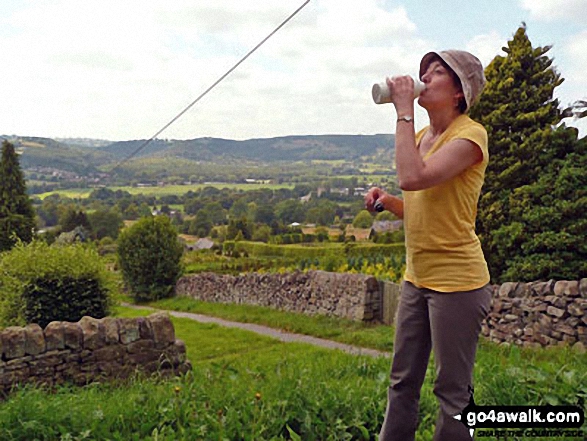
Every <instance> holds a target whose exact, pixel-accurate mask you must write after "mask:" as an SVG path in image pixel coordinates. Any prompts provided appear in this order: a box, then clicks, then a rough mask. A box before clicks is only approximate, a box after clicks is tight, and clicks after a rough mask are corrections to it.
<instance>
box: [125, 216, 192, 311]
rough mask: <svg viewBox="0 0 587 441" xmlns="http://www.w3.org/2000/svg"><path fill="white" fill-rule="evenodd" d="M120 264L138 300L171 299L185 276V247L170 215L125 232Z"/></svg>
mask: <svg viewBox="0 0 587 441" xmlns="http://www.w3.org/2000/svg"><path fill="white" fill-rule="evenodd" d="M117 253H118V263H119V266H120V269H121V272H122V278H123V280H124V283H125V285H126V286H127V287H128V289H129V290H130V293H131V296H132V297H133V298H134V300H135V301H139V302H142V301H151V300H158V299H161V298H165V297H169V296H170V295H171V294H172V293H173V288H174V287H175V283H176V282H177V280H178V279H179V277H180V276H181V273H182V267H181V256H182V254H183V247H182V245H181V243H180V242H179V239H178V236H177V231H176V229H175V227H174V226H173V225H172V224H171V221H170V220H169V218H168V217H167V216H155V217H152V216H148V217H143V218H141V219H140V220H139V221H138V222H136V223H135V224H134V225H132V226H131V227H129V228H128V229H126V230H123V231H122V232H121V234H120V236H119V238H118V249H117Z"/></svg>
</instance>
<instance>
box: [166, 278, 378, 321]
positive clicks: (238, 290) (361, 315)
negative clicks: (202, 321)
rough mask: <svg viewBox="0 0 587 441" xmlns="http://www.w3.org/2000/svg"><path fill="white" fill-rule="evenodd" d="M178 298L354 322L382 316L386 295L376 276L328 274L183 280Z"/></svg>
mask: <svg viewBox="0 0 587 441" xmlns="http://www.w3.org/2000/svg"><path fill="white" fill-rule="evenodd" d="M176 293H177V295H180V296H189V297H193V298H195V299H198V300H203V301H207V302H218V303H237V304H240V303H244V304H250V305H258V306H268V307H271V308H276V309H280V310H284V311H292V312H300V313H305V314H323V315H331V316H336V317H343V318H349V319H352V320H367V321H369V320H376V319H378V318H379V317H380V316H381V290H380V287H379V282H378V281H377V279H375V277H372V276H367V275H364V274H348V273H329V272H326V271H308V272H305V273H304V272H299V271H296V272H293V273H286V274H266V273H263V274H260V273H246V274H243V275H240V276H229V275H219V274H214V273H202V274H194V275H189V276H185V277H182V278H181V279H180V280H179V281H178V283H177V285H176Z"/></svg>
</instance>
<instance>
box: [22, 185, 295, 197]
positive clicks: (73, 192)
mask: <svg viewBox="0 0 587 441" xmlns="http://www.w3.org/2000/svg"><path fill="white" fill-rule="evenodd" d="M206 187H214V188H218V189H223V188H228V189H231V190H241V191H250V190H260V189H262V188H268V189H270V190H278V189H280V188H289V189H292V188H294V185H293V184H234V183H232V184H231V183H221V182H216V183H209V184H192V185H165V186H162V187H130V186H124V187H108V188H109V189H110V190H113V191H116V190H122V191H127V192H129V193H130V194H131V195H138V194H143V195H145V196H170V195H179V196H181V195H183V194H185V193H187V192H188V191H197V190H201V189H203V188H206ZM94 190H95V188H69V189H64V190H55V191H49V192H47V193H41V194H37V195H34V196H35V197H38V198H40V199H45V198H46V197H47V196H50V195H53V194H59V195H61V196H63V197H68V198H72V199H85V198H87V197H88V196H89V195H90V193H91V192H92V191H94Z"/></svg>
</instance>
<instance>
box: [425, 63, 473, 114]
mask: <svg viewBox="0 0 587 441" xmlns="http://www.w3.org/2000/svg"><path fill="white" fill-rule="evenodd" d="M422 82H423V83H424V84H426V89H425V91H424V92H422V93H421V94H420V98H419V99H418V104H420V106H422V107H424V108H425V109H426V110H432V109H442V108H447V107H448V108H451V109H452V108H454V107H457V106H458V101H459V98H461V97H462V96H463V92H462V90H461V88H460V87H459V85H458V84H456V82H455V80H454V79H453V73H452V72H451V71H450V70H449V69H448V68H447V67H446V66H444V64H443V63H441V62H440V61H439V60H433V61H432V62H431V63H430V64H429V65H428V68H427V69H426V72H424V75H422Z"/></svg>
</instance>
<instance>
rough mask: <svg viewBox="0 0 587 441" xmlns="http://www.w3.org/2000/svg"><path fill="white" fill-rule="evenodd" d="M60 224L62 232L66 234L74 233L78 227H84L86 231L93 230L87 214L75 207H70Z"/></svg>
mask: <svg viewBox="0 0 587 441" xmlns="http://www.w3.org/2000/svg"><path fill="white" fill-rule="evenodd" d="M59 224H60V225H61V231H63V232H65V233H66V232H69V231H73V230H74V229H75V228H76V227H83V228H84V229H85V230H86V231H91V230H92V227H91V225H90V221H89V220H88V216H87V215H86V213H85V212H83V211H82V210H76V209H75V208H73V207H69V208H68V209H67V211H66V212H65V213H64V214H63V215H62V218H61V219H60V220H59Z"/></svg>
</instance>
